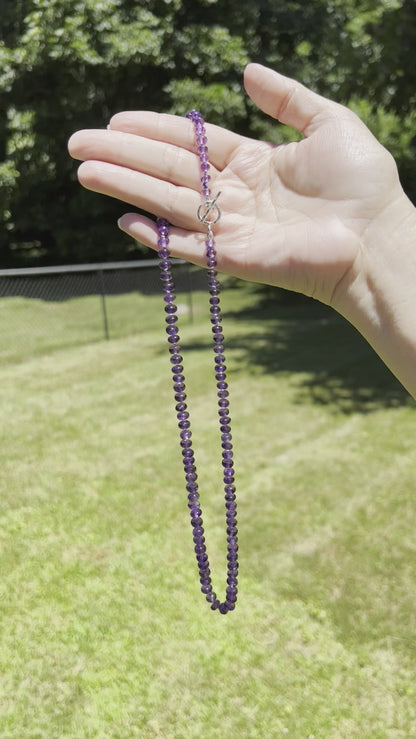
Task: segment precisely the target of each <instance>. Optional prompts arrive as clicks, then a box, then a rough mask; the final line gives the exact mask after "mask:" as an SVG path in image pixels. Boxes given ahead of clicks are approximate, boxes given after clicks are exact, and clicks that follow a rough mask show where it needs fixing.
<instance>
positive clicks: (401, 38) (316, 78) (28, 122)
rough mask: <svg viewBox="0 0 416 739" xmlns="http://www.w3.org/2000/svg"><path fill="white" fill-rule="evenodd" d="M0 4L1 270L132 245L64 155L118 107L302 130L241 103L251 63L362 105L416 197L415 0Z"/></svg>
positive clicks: (265, 132)
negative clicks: (79, 133) (415, 108)
mask: <svg viewBox="0 0 416 739" xmlns="http://www.w3.org/2000/svg"><path fill="white" fill-rule="evenodd" d="M1 6H2V7H1V21H0V23H1V41H0V70H1V71H0V105H1V107H2V109H3V110H4V111H5V112H6V114H5V115H4V116H3V117H2V119H1V120H0V222H1V225H2V229H1V232H0V259H1V263H2V264H3V266H8V265H10V266H11V265H19V264H27V263H31V262H33V261H37V262H39V261H41V262H42V261H43V262H44V263H46V262H47V263H54V262H55V263H56V262H69V261H71V262H73V261H96V260H105V259H114V258H126V257H131V252H132V250H136V253H137V246H136V245H135V244H134V243H133V242H132V241H131V240H130V239H128V237H126V236H123V235H121V234H118V233H117V231H116V229H115V228H114V222H115V219H116V218H117V217H118V215H119V214H120V213H121V212H123V206H121V205H120V204H119V203H115V202H111V201H110V200H109V199H106V198H103V197H101V196H98V195H94V194H92V193H86V192H84V191H83V190H82V188H80V187H79V185H78V183H77V181H76V173H75V170H76V167H75V166H74V164H73V162H71V160H70V159H69V157H68V155H67V152H66V141H67V139H68V137H69V135H70V134H71V133H72V132H73V131H74V130H76V129H78V128H82V127H103V126H105V125H106V123H107V121H108V119H109V118H110V116H111V115H112V113H114V112H116V111H117V110H121V109H123V108H131V107H142V108H150V109H155V110H167V111H171V112H175V113H179V114H183V113H185V112H186V110H187V109H189V108H190V107H194V106H196V107H200V108H201V110H202V111H203V112H204V115H205V116H206V117H207V118H208V119H209V120H210V121H212V122H215V123H220V124H222V125H225V126H229V127H232V128H234V129H235V130H238V131H240V132H242V133H245V134H248V135H255V136H256V135H259V136H262V137H265V138H270V139H271V140H273V141H283V140H285V139H287V138H288V137H292V136H294V135H296V134H295V133H294V132H290V131H287V130H283V129H282V128H280V127H278V126H276V125H275V124H274V123H272V122H270V121H269V120H267V119H266V118H265V117H264V116H262V115H261V114H259V113H258V112H257V111H256V110H255V109H254V107H253V106H252V105H251V104H250V103H249V102H248V101H247V100H246V97H245V95H244V93H243V90H242V86H241V77H242V71H243V68H244V66H245V64H246V63H247V61H249V60H250V59H251V60H254V61H261V62H264V63H266V64H269V65H270V66H274V67H276V68H278V69H280V70H281V71H282V72H283V73H286V74H290V75H293V76H295V77H297V78H299V79H301V80H302V81H303V82H304V83H305V84H307V85H310V86H312V87H314V88H315V89H317V90H318V91H320V92H322V93H323V94H328V95H331V96H332V97H335V98H336V99H338V100H340V101H341V102H345V103H351V104H352V105H353V106H355V107H356V109H357V110H358V111H359V112H360V113H361V114H362V115H364V117H365V119H366V120H367V121H368V122H369V123H370V125H371V126H372V127H373V128H374V129H375V132H376V133H377V134H378V135H379V137H381V139H382V140H383V139H384V140H385V141H386V143H387V144H388V145H389V146H390V148H392V149H393V153H394V154H395V155H396V156H397V157H398V158H399V161H400V163H401V166H402V171H403V173H404V177H405V179H406V185H407V186H408V189H409V191H411V192H413V194H415V193H416V183H415V181H414V175H413V172H414V163H415V161H414V159H415V144H414V141H413V138H412V136H413V135H412V133H411V132H412V129H413V126H414V114H413V112H412V101H413V102H414V95H415V93H414V90H415V86H414V75H415V72H414V65H413V63H412V62H411V61H410V60H411V58H412V51H411V50H412V48H414V41H415V38H414V34H415V31H414V27H415V26H414V24H413V26H412V24H411V22H410V21H411V20H412V19H414V14H415V10H414V8H413V3H412V2H411V1H410V0H382V2H375V0H315V1H314V2H311V3H309V4H307V5H305V4H304V3H303V2H300V0H287V1H286V2H276V0H169V2H168V1H166V0H142V1H141V2H139V3H138V2H135V1H134V0H83V2H81V0H2V1H1ZM393 32H394V33H393ZM406 48H407V49H408V53H407V54H406V53H403V50H406ZM412 178H413V179H412ZM412 188H413V189H412ZM109 234H113V236H111V237H110V238H109Z"/></svg>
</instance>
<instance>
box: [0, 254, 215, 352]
mask: <svg viewBox="0 0 416 739" xmlns="http://www.w3.org/2000/svg"><path fill="white" fill-rule="evenodd" d="M172 267H173V274H174V279H175V285H176V292H177V296H178V302H179V310H180V311H181V312H182V313H184V314H187V316H188V320H189V321H192V320H193V292H194V291H195V290H198V289H201V288H202V287H203V286H204V287H205V282H206V280H205V279H204V277H205V275H204V270H201V269H198V268H195V267H193V266H192V265H190V264H188V263H187V262H183V261H181V260H172ZM161 296H162V289H161V283H160V278H159V263H158V260H157V259H154V260H153V259H151V260H140V261H131V262H112V263H103V264H85V265H84V264H83V265H67V266H57V267H42V268H27V269H8V270H0V360H2V361H16V360H19V359H20V360H21V359H24V358H27V357H28V356H31V355H33V354H40V353H43V352H45V351H49V350H51V349H54V348H59V347H63V346H70V345H77V344H82V343H87V342H91V341H99V340H101V339H107V340H110V339H112V338H120V337H122V336H126V335H129V334H134V333H139V332H142V331H145V330H147V329H150V328H152V327H155V326H156V325H158V324H157V323H155V320H156V321H159V318H160V310H161V304H162V303H161V301H162V297H161ZM156 304H159V310H158V307H157V305H156ZM155 314H156V318H155V317H154V316H155ZM158 314H159V318H158V317H157V316H158Z"/></svg>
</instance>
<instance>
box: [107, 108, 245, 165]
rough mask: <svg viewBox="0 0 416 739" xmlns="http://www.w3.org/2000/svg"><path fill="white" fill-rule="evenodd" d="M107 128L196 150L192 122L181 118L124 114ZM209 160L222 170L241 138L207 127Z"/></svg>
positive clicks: (161, 114) (117, 115) (210, 125)
mask: <svg viewBox="0 0 416 739" xmlns="http://www.w3.org/2000/svg"><path fill="white" fill-rule="evenodd" d="M110 129H111V130H118V131H124V132H126V133H130V134H134V135H136V136H142V137H144V138H146V139H148V140H152V141H160V142H161V143H162V144H172V145H174V146H179V147H181V148H182V149H186V150H187V151H190V152H194V151H195V133H194V127H193V124H192V122H191V121H189V120H187V119H186V118H181V117H180V116H175V115H168V114H165V113H153V112H150V111H126V112H124V113H117V114H116V115H114V116H113V117H112V119H111V121H110ZM206 129H207V137H208V141H209V155H210V161H211V163H212V164H213V165H214V167H216V168H217V169H219V170H221V169H223V168H224V167H225V166H226V164H227V163H228V160H229V158H230V156H231V154H232V152H233V151H234V150H235V148H236V147H237V146H238V144H239V143H240V142H241V136H239V135H238V134H236V133H232V132H231V131H227V130H226V129H225V128H221V127H220V126H214V125H212V124H206Z"/></svg>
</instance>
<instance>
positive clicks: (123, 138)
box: [68, 129, 216, 190]
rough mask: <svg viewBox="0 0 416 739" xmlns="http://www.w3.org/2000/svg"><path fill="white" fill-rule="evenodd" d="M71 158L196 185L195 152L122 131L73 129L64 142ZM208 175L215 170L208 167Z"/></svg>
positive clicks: (196, 167) (178, 183)
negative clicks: (67, 139) (111, 165)
mask: <svg viewBox="0 0 416 739" xmlns="http://www.w3.org/2000/svg"><path fill="white" fill-rule="evenodd" d="M68 149H69V153H70V154H71V156H72V157H74V159H81V160H83V161H88V160H95V161H101V162H109V163H112V164H117V165H119V166H121V167H127V168H129V169H132V170H136V171H137V172H143V173H144V174H148V175H151V176H152V177H156V178H158V179H162V180H165V181H166V182H172V184H174V185H182V186H184V187H190V188H194V189H196V190H197V189H199V188H200V176H201V174H200V166H199V159H198V157H197V155H196V154H194V153H192V152H191V151H188V150H187V149H184V148H181V147H179V146H174V145H172V144H166V143H162V142H160V141H153V140H149V139H146V138H143V137H141V136H137V135H134V134H132V133H125V132H124V131H117V130H115V131H107V130H102V129H98V130H86V131H77V133H75V134H74V135H73V136H71V138H70V140H69V142H68ZM212 170H213V168H212V167H211V176H215V174H216V172H215V171H212Z"/></svg>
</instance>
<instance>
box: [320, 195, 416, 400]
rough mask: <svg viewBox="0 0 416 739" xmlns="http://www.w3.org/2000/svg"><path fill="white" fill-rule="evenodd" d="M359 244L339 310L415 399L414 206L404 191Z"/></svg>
mask: <svg viewBox="0 0 416 739" xmlns="http://www.w3.org/2000/svg"><path fill="white" fill-rule="evenodd" d="M361 243H362V248H361V250H360V255H359V257H358V258H357V259H358V260H359V264H358V263H357V264H356V266H355V270H354V273H352V274H351V275H350V279H349V284H348V286H347V288H346V289H345V290H344V291H343V300H342V305H340V306H339V307H338V308H337V309H338V310H339V312H340V313H342V314H343V315H344V316H345V317H346V318H347V319H348V320H349V321H350V322H351V323H352V324H353V325H354V326H355V327H356V328H357V329H358V330H359V331H360V333H362V334H363V336H364V337H365V338H366V339H367V341H368V342H369V343H370V344H371V345H372V347H373V348H374V349H375V351H376V352H377V353H378V354H379V355H380V357H381V358H382V359H383V361H384V362H385V363H386V365H387V366H388V367H389V368H390V369H391V371H392V372H393V373H394V374H395V375H396V376H397V377H398V379H399V380H400V382H402V384H403V385H404V386H405V387H406V388H407V390H408V391H409V392H410V393H411V394H412V395H413V396H414V397H416V208H415V207H414V206H413V205H412V203H411V202H410V200H409V199H408V198H407V197H406V195H405V194H404V193H403V191H402V190H401V189H400V191H399V192H397V195H396V197H392V200H391V202H390V203H389V205H388V206H386V208H385V209H384V210H383V211H382V213H381V214H380V215H379V216H378V217H377V218H375V219H374V220H373V221H371V222H370V224H369V225H368V227H367V228H366V230H365V233H364V234H363V236H362V239H361ZM334 307H336V306H334Z"/></svg>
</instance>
